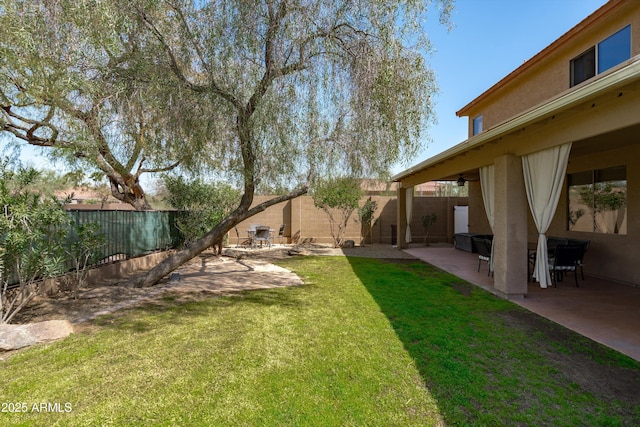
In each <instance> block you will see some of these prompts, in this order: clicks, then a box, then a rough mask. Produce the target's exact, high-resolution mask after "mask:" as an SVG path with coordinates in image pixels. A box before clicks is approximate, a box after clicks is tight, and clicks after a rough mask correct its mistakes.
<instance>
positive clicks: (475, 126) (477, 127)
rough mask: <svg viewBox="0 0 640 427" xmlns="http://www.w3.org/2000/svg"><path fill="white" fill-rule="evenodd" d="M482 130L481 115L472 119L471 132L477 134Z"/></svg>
mask: <svg viewBox="0 0 640 427" xmlns="http://www.w3.org/2000/svg"><path fill="white" fill-rule="evenodd" d="M480 132H482V116H478V117H476V118H475V119H473V134H474V135H477V134H479V133H480Z"/></svg>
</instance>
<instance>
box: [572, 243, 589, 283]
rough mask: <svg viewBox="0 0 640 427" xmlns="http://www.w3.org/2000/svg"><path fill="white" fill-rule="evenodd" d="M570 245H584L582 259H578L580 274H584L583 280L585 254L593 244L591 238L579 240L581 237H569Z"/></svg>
mask: <svg viewBox="0 0 640 427" xmlns="http://www.w3.org/2000/svg"><path fill="white" fill-rule="evenodd" d="M568 244H569V245H574V246H582V254H581V256H580V260H579V261H578V265H579V266H580V276H582V280H584V269H583V267H584V254H585V252H587V249H589V245H590V244H591V241H590V240H579V239H569V242H568Z"/></svg>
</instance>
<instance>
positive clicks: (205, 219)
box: [163, 175, 240, 245]
mask: <svg viewBox="0 0 640 427" xmlns="http://www.w3.org/2000/svg"><path fill="white" fill-rule="evenodd" d="M163 182H164V185H165V187H166V189H167V192H168V195H167V197H166V200H167V202H168V203H169V204H170V205H171V206H172V207H173V208H174V209H179V210H183V211H185V212H184V214H183V215H182V216H181V217H180V218H179V219H178V221H177V227H178V229H179V230H180V232H181V233H182V235H183V237H184V239H185V242H184V243H185V245H190V244H191V243H192V242H194V241H195V240H197V239H199V238H200V237H202V236H203V235H205V234H206V233H207V232H208V231H209V230H211V229H212V228H214V227H215V226H216V225H217V224H218V223H219V222H220V221H222V220H223V219H224V218H225V217H226V216H227V215H228V214H229V213H231V212H232V211H233V209H234V208H235V207H236V206H237V205H238V203H239V202H240V192H239V191H238V190H236V189H234V188H233V187H231V186H230V185H228V184H226V183H207V182H204V181H202V180H200V179H194V180H192V181H187V180H185V179H184V178H183V177H181V176H178V177H174V176H170V175H165V176H164V177H163Z"/></svg>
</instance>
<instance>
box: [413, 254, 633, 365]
mask: <svg viewBox="0 0 640 427" xmlns="http://www.w3.org/2000/svg"><path fill="white" fill-rule="evenodd" d="M404 252H406V253H408V254H410V255H413V256H415V257H416V258H419V259H421V260H423V261H425V262H427V263H429V264H431V265H434V266H436V267H438V268H440V269H442V270H445V271H447V272H450V273H452V274H455V275H456V276H458V277H460V278H462V279H465V280H467V281H468V282H470V283H473V284H475V285H477V286H479V287H481V288H483V289H486V290H488V291H489V292H493V293H495V292H494V291H495V290H494V287H493V278H492V277H489V276H487V269H488V266H487V263H484V262H483V263H482V266H481V268H480V272H478V254H476V253H469V252H465V251H461V250H458V249H454V248H453V247H451V246H448V245H447V246H442V245H438V246H429V247H425V246H410V247H409V248H408V249H405V250H404ZM588 273H589V271H588V266H586V267H585V280H584V281H583V280H582V279H581V278H579V280H578V281H579V285H580V287H578V288H576V286H575V282H574V279H573V277H571V276H569V277H565V279H564V281H563V282H559V283H558V287H557V288H554V287H549V288H546V289H542V288H540V285H539V284H538V283H534V282H530V283H529V284H528V293H527V295H526V296H525V297H524V298H518V299H514V300H512V301H513V302H514V303H516V304H518V305H520V306H522V307H524V308H526V309H528V310H530V311H532V312H534V313H537V314H539V315H541V316H543V317H546V318H547V319H550V320H552V321H554V322H556V323H559V324H560V325H563V326H565V327H567V328H569V329H572V330H574V331H576V332H578V333H579V334H582V335H584V336H586V337H588V338H591V339H592V340H594V341H597V342H599V343H601V344H604V345H606V346H608V347H611V348H613V349H615V350H617V351H619V352H621V353H624V354H626V355H628V356H630V357H632V358H634V359H636V360H638V361H640V288H639V287H634V286H628V285H624V284H620V283H615V282H610V281H606V280H603V279H598V278H595V277H590V276H588Z"/></svg>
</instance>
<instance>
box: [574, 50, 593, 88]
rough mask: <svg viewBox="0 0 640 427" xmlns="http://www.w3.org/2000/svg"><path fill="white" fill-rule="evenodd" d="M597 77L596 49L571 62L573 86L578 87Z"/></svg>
mask: <svg viewBox="0 0 640 427" xmlns="http://www.w3.org/2000/svg"><path fill="white" fill-rule="evenodd" d="M595 75H596V48H595V47H592V48H591V49H589V50H588V51H586V52H585V53H583V54H582V55H580V56H578V57H577V58H575V59H573V60H571V86H572V87H573V86H575V85H578V84H580V83H582V82H583V81H585V80H588V79H590V78H591V77H593V76H595Z"/></svg>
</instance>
